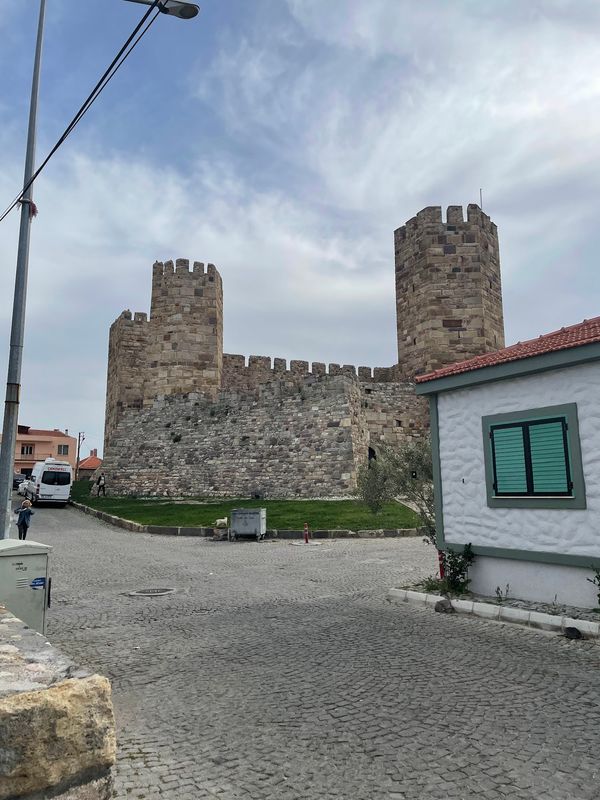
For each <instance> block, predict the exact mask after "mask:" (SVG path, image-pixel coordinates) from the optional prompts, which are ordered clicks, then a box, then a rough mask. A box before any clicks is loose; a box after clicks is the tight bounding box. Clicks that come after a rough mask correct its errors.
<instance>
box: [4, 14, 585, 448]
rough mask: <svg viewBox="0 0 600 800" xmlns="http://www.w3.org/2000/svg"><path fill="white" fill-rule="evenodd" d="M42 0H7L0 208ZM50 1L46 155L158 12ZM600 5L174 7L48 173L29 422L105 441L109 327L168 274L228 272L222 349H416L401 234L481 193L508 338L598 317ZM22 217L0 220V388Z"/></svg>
mask: <svg viewBox="0 0 600 800" xmlns="http://www.w3.org/2000/svg"><path fill="white" fill-rule="evenodd" d="M37 8H38V2H37V0H20V2H18V3H14V2H10V3H9V2H6V0H4V2H0V41H1V42H2V47H1V48H0V206H1V207H2V208H4V207H5V206H6V205H8V203H9V202H10V201H11V200H12V199H13V197H14V196H15V195H16V194H17V193H18V191H19V189H20V185H22V176H23V162H24V151H25V139H26V126H27V116H28V105H29V93H30V88H31V72H32V63H33V48H34V42H35V30H36V24H37V19H36V16H37ZM144 11H145V9H144V7H143V6H141V5H138V4H135V3H130V2H125V1H124V0H48V12H47V25H46V35H45V47H44V60H43V71H42V83H41V91H40V109H39V117H38V121H39V128H38V148H37V154H38V162H39V161H40V160H41V158H42V157H43V156H44V155H45V154H46V153H47V152H48V150H49V149H50V147H51V146H52V145H53V143H54V142H55V140H56V139H57V138H58V136H59V135H60V133H61V132H62V130H63V129H64V127H65V125H66V123H67V122H68V121H69V120H70V119H71V117H72V115H73V114H74V112H75V111H76V110H77V109H78V108H79V106H80V105H81V103H82V101H83V100H84V98H85V97H86V96H87V94H88V92H89V90H90V89H91V88H92V86H93V85H94V84H95V83H96V81H97V79H98V78H99V77H100V75H101V74H102V72H103V71H104V69H105V67H106V66H107V65H108V63H109V62H110V61H111V60H112V58H113V56H114V55H115V54H116V52H117V50H118V49H119V47H120V46H121V44H122V43H123V42H124V41H125V39H126V38H127V36H128V35H129V33H130V32H131V30H132V29H133V27H134V26H135V24H136V23H137V21H138V20H139V19H140V17H141V16H142V15H143V13H144ZM599 34H600V4H599V3H598V2H597V0H527V2H523V0H369V2H368V3H366V2H364V0H202V2H201V11H200V14H199V16H198V17H196V19H194V20H192V21H185V22H184V21H181V20H178V19H175V18H171V17H167V16H161V17H160V18H159V19H158V21H157V22H156V24H155V25H154V26H153V27H152V28H151V30H150V31H149V33H148V35H147V36H146V37H145V38H144V40H143V41H142V43H141V44H140V45H139V47H138V48H137V49H136V50H135V52H134V53H133V54H132V56H131V57H130V58H129V59H128V61H127V62H126V63H125V65H124V66H123V67H122V69H121V70H120V71H119V73H118V74H117V76H116V77H115V78H114V79H113V81H112V82H111V83H110V84H109V86H108V87H107V89H106V90H105V91H104V92H103V94H102V95H101V97H100V99H99V100H98V102H97V103H96V104H95V105H94V106H93V108H92V109H91V110H90V112H89V113H88V115H87V116H86V117H85V119H84V121H83V122H82V123H81V124H80V125H79V127H78V128H77V129H76V131H75V132H74V133H73V134H72V135H71V136H70V137H69V139H68V140H67V142H66V143H65V145H64V146H63V148H62V149H61V150H60V151H59V152H58V154H57V155H56V156H55V157H54V158H53V160H52V161H51V162H50V164H49V165H48V167H47V168H46V170H45V171H44V173H43V174H42V175H41V176H40V178H39V179H38V181H37V182H36V187H35V201H36V204H37V206H38V209H39V215H38V216H37V218H36V219H35V220H34V222H33V224H32V231H31V253H30V272H29V289H28V300H27V323H26V339H25V349H24V361H23V373H22V395H21V413H20V422H21V424H27V425H30V426H32V427H35V428H61V429H65V428H68V429H69V431H70V433H71V434H74V435H77V433H78V432H79V431H83V432H85V434H86V441H85V443H84V445H83V448H82V454H83V455H87V454H88V451H89V449H91V448H96V447H97V448H99V450H100V451H101V448H102V436H103V427H104V403H105V392H106V367H107V348H108V331H109V327H110V325H111V323H112V322H113V320H114V319H115V318H116V317H118V316H119V314H120V313H121V311H122V310H123V309H127V308H128V309H131V310H132V311H148V310H149V302H150V286H151V267H152V263H153V262H154V261H155V260H160V261H165V260H167V259H175V258H189V259H190V260H197V261H204V262H212V263H214V264H215V265H216V266H217V268H218V269H219V271H220V272H221V275H222V277H223V284H224V340H225V341H224V345H225V352H228V353H241V354H244V355H246V356H248V355H270V356H274V357H275V356H277V357H283V358H288V359H292V358H298V359H304V360H307V361H325V362H336V363H347V364H355V365H357V366H358V365H367V366H386V365H390V364H393V363H394V362H395V361H396V359H397V352H396V334H395V324H396V323H395V314H396V312H395V297H394V253H393V231H394V229H395V228H397V227H399V226H400V225H402V224H403V223H404V222H406V220H408V219H410V218H411V217H412V216H414V215H415V214H416V212H417V211H419V210H420V209H421V208H424V207H425V206H429V205H441V206H442V207H445V206H447V205H463V206H466V205H467V204H468V203H472V202H479V190H480V188H481V189H482V190H483V207H484V210H485V211H486V212H487V213H488V214H489V215H490V216H491V217H492V219H493V220H494V221H495V222H496V224H497V225H498V229H499V237H500V256H501V265H502V276H503V291H504V314H505V325H506V341H507V344H509V343H512V342H515V341H518V340H523V339H527V338H531V337H534V336H537V335H539V334H541V333H547V332H549V331H552V330H555V329H557V328H560V327H561V326H563V325H569V324H573V323H576V322H580V321H581V320H582V319H584V318H589V317H593V316H597V315H598V314H600V299H599V289H600V280H599V278H598V274H599V273H598V267H597V252H598V242H597V236H598V234H597V229H598V223H597V216H598V210H597V208H596V202H597V199H598V197H599V196H600V191H599V190H600V104H599V99H600V48H599V47H598V36H599ZM18 222H19V220H18V213H17V212H13V213H12V214H11V215H10V217H8V218H7V219H6V220H5V221H4V222H3V223H1V224H0V380H1V386H2V391H4V381H5V376H6V368H7V359H8V344H9V334H10V318H11V311H12V294H13V287H14V270H15V260H16V250H17V234H18Z"/></svg>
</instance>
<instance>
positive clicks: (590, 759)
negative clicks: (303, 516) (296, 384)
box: [30, 509, 600, 800]
mask: <svg viewBox="0 0 600 800" xmlns="http://www.w3.org/2000/svg"><path fill="white" fill-rule="evenodd" d="M30 535H31V537H32V538H34V539H38V540H41V541H45V542H48V543H50V544H53V545H54V551H53V554H52V563H53V568H52V572H53V576H54V581H53V585H54V588H53V595H54V604H53V609H52V611H51V616H50V624H49V630H48V635H49V637H50V639H51V641H52V642H53V643H54V644H56V645H58V646H60V647H61V648H62V649H63V650H65V651H66V652H67V653H69V654H70V655H71V656H72V657H74V658H75V659H76V660H78V661H79V662H81V663H83V664H84V665H87V666H89V667H92V668H93V669H95V670H98V671H99V672H101V673H104V674H106V675H108V676H109V677H110V678H111V680H112V682H113V691H114V701H115V708H116V715H117V723H118V737H119V745H120V754H119V764H118V779H117V795H116V796H117V797H118V798H120V800H126V799H127V800H129V799H130V798H145V800H158V799H159V798H160V800H196V799H197V798H220V800H234V799H236V798H251V799H252V800H263V799H264V800H267V799H269V800H270V799H273V800H287V799H288V798H289V799H290V800H291V799H292V798H297V799H300V798H302V799H304V798H306V799H307V800H310V799H311V798H319V799H320V800H330V799H331V800H333V799H334V798H336V800H435V799H436V798H437V799H439V800H446V799H447V798H464V799H465V800H466V799H467V798H468V799H469V800H470V799H471V798H477V800H503V799H504V798H510V799H511V800H512V798H523V799H525V798H527V799H528V800H531V799H532V798H536V799H537V798H544V800H580V799H581V800H583V799H584V798H585V799H586V800H592V799H594V800H597V798H598V797H599V796H600V766H599V764H600V762H599V761H598V753H599V752H600V670H599V668H600V647H599V646H598V645H595V644H591V643H589V642H571V641H567V640H565V639H562V638H558V637H550V636H544V635H541V634H539V633H535V632H532V631H527V630H522V629H520V628H517V627H510V626H506V627H505V626H502V625H499V624H494V623H487V622H483V621H477V620H475V619H473V618H465V617H459V616H457V615H454V616H451V615H441V614H434V613H433V612H431V611H429V610H425V609H418V608H415V607H412V606H409V605H407V606H401V607H399V606H396V605H390V604H389V603H387V602H386V601H385V594H386V590H387V589H388V587H390V586H394V585H398V584H401V583H402V582H406V581H409V580H411V579H414V578H416V577H417V576H420V575H422V574H427V573H430V572H432V571H433V558H432V552H431V550H430V549H428V548H427V547H426V546H425V545H423V544H422V543H421V542H420V540H418V539H409V540H406V539H400V540H379V541H368V540H362V541H355V542H348V541H344V540H339V541H337V542H332V543H329V542H327V543H325V544H322V545H320V546H319V547H314V548H310V547H306V548H305V547H304V546H298V545H292V544H290V543H289V542H285V543H283V542H281V543H264V544H263V543H260V544H258V543H255V542H240V543H236V544H232V545H230V544H227V543H211V542H207V541H203V540H198V539H184V538H182V539H176V538H170V537H153V536H149V535H142V534H132V533H127V532H124V531H120V530H115V529H112V528H110V527H108V526H105V525H103V524H102V523H100V522H98V521H96V520H94V519H92V518H90V517H85V516H83V515H80V514H79V513H78V512H76V511H74V510H73V509H65V510H60V509H40V510H39V512H38V513H37V514H36V516H35V518H34V523H33V527H32V530H31V534H30ZM162 586H165V587H171V586H172V587H176V588H177V590H178V591H177V593H176V594H172V595H168V596H165V597H162V598H153V599H150V598H143V597H135V598H134V597H128V596H126V595H125V594H124V593H125V592H128V591H131V590H134V589H142V588H146V587H162Z"/></svg>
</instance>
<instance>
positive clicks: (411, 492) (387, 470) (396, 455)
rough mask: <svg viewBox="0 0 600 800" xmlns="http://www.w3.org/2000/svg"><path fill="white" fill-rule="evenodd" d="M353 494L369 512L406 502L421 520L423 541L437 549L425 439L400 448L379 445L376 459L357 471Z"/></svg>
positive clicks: (425, 437)
mask: <svg viewBox="0 0 600 800" xmlns="http://www.w3.org/2000/svg"><path fill="white" fill-rule="evenodd" d="M357 494H358V496H359V497H360V498H361V500H362V501H363V502H364V503H365V504H366V505H367V506H368V507H369V508H370V509H371V511H373V513H377V511H380V510H381V508H382V506H383V504H384V503H385V502H387V501H389V500H394V499H404V500H406V501H408V502H409V503H410V505H411V506H413V507H414V508H415V509H416V511H417V513H418V514H419V516H420V518H421V522H422V526H423V529H424V534H425V537H426V539H427V540H428V541H429V542H430V543H431V544H432V545H433V546H434V547H437V543H436V537H435V506H434V498H433V466H432V461H431V442H430V439H429V437H427V436H423V437H422V438H420V439H415V440H414V441H411V442H408V443H406V444H404V445H401V446H400V447H391V446H389V445H382V446H381V448H380V450H379V453H378V455H377V458H376V459H372V460H371V461H370V462H369V464H365V465H364V466H363V467H362V468H361V469H360V470H359V474H358V488H357Z"/></svg>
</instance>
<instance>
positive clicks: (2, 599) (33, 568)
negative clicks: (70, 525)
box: [0, 539, 52, 633]
mask: <svg viewBox="0 0 600 800" xmlns="http://www.w3.org/2000/svg"><path fill="white" fill-rule="evenodd" d="M51 550H52V548H51V547H50V545H47V544H40V543H39V542H28V541H27V540H25V541H21V540H19V539H2V540H0V603H1V604H2V605H3V606H6V608H7V609H8V610H9V611H10V612H11V614H14V615H15V617H18V618H19V619H20V620H23V622H24V623H25V624H26V625H29V627H30V628H33V629H34V630H36V631H39V633H44V632H45V628H46V609H47V608H48V607H49V606H50V577H49V575H48V555H49V553H50V551H51Z"/></svg>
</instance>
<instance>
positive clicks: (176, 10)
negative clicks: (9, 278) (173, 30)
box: [0, 0, 199, 539]
mask: <svg viewBox="0 0 600 800" xmlns="http://www.w3.org/2000/svg"><path fill="white" fill-rule="evenodd" d="M129 1H130V2H134V3H142V5H145V6H151V7H152V8H157V9H158V10H159V11H161V12H162V13H163V14H170V15H171V16H174V17H179V18H180V19H193V18H194V17H195V16H196V15H197V14H198V11H199V8H198V6H197V5H196V3H188V2H187V0H129ZM152 8H150V10H149V11H148V12H147V13H148V14H150V13H151V12H152ZM45 15H46V0H40V13H39V19H38V29H37V39H36V47H35V58H34V62H33V81H32V84H31V102H30V105H29V125H28V129H27V150H26V155H25V175H24V179H23V186H24V187H25V188H24V190H23V193H22V195H21V197H20V200H19V202H20V204H21V223H20V228H19V244H18V249H17V268H16V272H15V293H14V299H13V311H12V323H11V331H10V352H9V357H8V375H7V379H6V400H5V404H4V422H3V426H2V445H1V446H0V539H9V538H10V516H11V515H10V505H11V491H12V483H13V462H14V455H15V446H16V441H17V425H18V419H19V399H20V397H19V396H20V392H21V366H22V363H23V340H24V334H25V307H26V300H27V273H28V269H29V234H30V227H31V219H32V217H33V216H34V215H35V213H36V208H35V205H34V202H33V179H34V176H35V174H36V173H35V169H34V161H35V136H36V119H37V107H38V94H39V86H40V65H41V61H42V44H43V41H44V19H45ZM144 19H145V18H144ZM136 31H137V29H136ZM134 33H135V31H134ZM126 44H128V42H127V43H126Z"/></svg>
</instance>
